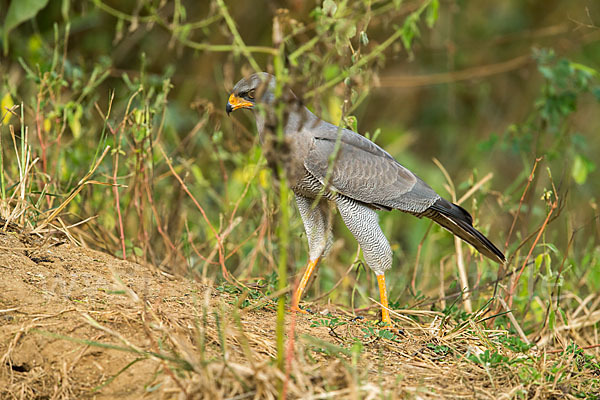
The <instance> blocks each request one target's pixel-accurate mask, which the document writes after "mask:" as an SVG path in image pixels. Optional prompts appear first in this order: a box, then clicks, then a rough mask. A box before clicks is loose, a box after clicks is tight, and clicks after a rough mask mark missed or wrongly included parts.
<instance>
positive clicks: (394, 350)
mask: <svg viewBox="0 0 600 400" xmlns="http://www.w3.org/2000/svg"><path fill="white" fill-rule="evenodd" d="M230 289H231V288H230ZM230 289H227V290H223V288H221V290H215V288H213V287H210V286H204V285H201V284H199V283H197V282H193V281H190V280H186V279H183V278H177V277H170V276H167V275H166V274H164V273H162V272H160V271H157V270H152V269H151V268H150V267H146V266H141V265H138V264H134V263H131V262H126V261H123V260H118V259H115V258H113V257H111V256H108V255H106V254H103V253H100V252H97V251H93V250H89V249H85V248H81V247H76V246H73V245H71V244H68V243H66V242H61V241H58V240H41V239H32V238H31V237H27V236H23V235H20V234H18V233H7V234H0V326H1V329H0V357H1V360H0V361H1V363H0V397H1V398H3V399H4V398H7V399H11V398H14V399H81V398H95V399H109V398H111V399H112V398H120V399H139V398H142V397H143V398H169V399H170V398H205V399H221V398H236V399H246V398H255V399H263V398H267V399H268V398H276V396H277V393H278V391H279V382H282V381H287V386H286V391H287V393H288V397H289V398H312V399H325V398H336V399H337V398H379V397H380V396H381V395H382V392H383V393H385V394H386V396H388V398H397V397H404V396H406V395H409V394H412V395H416V396H417V397H419V398H495V397H497V396H499V395H501V394H503V393H504V394H509V395H513V396H514V395H515V394H516V393H517V392H518V393H524V394H527V393H529V394H532V393H534V392H535V393H538V395H540V397H542V398H543V397H547V396H551V395H558V394H562V393H565V392H571V393H573V390H574V389H575V388H581V387H582V385H583V386H585V382H587V381H586V380H585V379H587V378H586V375H585V374H583V373H582V372H580V371H579V372H577V373H578V375H577V377H578V378H577V379H576V380H575V381H573V382H571V383H570V384H569V385H567V386H565V385H563V386H560V385H554V386H552V387H551V386H544V387H543V390H542V389H541V388H542V387H541V386H536V385H535V380H532V382H531V383H530V384H529V385H525V384H524V383H523V380H522V379H520V378H519V375H518V370H517V369H511V367H510V364H509V363H506V365H499V366H498V365H492V366H490V365H479V364H477V363H473V362H471V361H468V360H467V357H468V355H469V354H483V351H484V350H486V349H487V348H486V345H487V346H488V347H489V345H490V342H489V340H492V339H493V338H494V337H499V336H502V335H503V333H502V332H483V331H482V330H481V328H479V327H472V326H469V324H465V325H464V326H456V325H452V324H451V323H450V322H448V320H447V319H444V318H443V316H441V315H439V314H437V313H433V312H432V313H427V312H421V315H420V317H426V318H429V320H430V322H429V323H428V324H427V325H426V326H425V325H422V324H418V323H416V322H415V321H414V317H413V318H408V317H402V319H401V320H402V321H404V322H405V324H404V325H405V326H404V327H403V328H402V331H396V332H395V333H394V332H389V331H380V330H379V329H378V327H377V326H376V325H375V324H374V323H373V322H372V320H374V319H375V316H374V315H371V316H369V317H368V318H366V319H363V320H359V319H356V318H352V316H349V315H345V314H343V313H341V312H340V311H336V310H334V309H324V308H323V307H321V309H320V310H319V312H318V313H317V314H315V315H312V316H304V315H302V316H300V315H299V316H297V317H292V316H288V327H287V329H288V332H290V325H289V323H290V321H292V322H291V323H292V324H293V327H292V328H291V329H293V332H295V335H294V337H295V339H296V340H295V341H294V342H293V344H292V345H293V349H294V350H295V351H294V352H293V353H292V352H289V353H288V354H290V357H289V359H288V360H287V361H288V370H289V371H290V373H289V375H288V377H286V376H285V375H283V374H282V373H281V372H279V369H278V368H277V367H276V365H275V362H274V361H273V359H274V358H275V356H276V338H275V318H276V313H275V306H274V305H273V303H272V302H270V301H269V299H265V298H264V297H262V298H259V299H254V300H252V302H251V303H250V304H251V306H250V307H248V308H247V309H246V310H248V311H246V310H240V306H241V305H247V303H248V297H246V296H245V295H244V294H242V293H236V290H235V289H231V290H230ZM417 314H418V312H417ZM473 329H474V330H475V331H478V332H479V336H477V335H473V333H472V332H473ZM382 332H383V334H382ZM288 336H289V335H288ZM486 341H487V342H486ZM496 348H497V345H496ZM291 354H294V356H293V357H292V356H291ZM503 354H505V353H503ZM507 359H508V356H507ZM492 361H493V360H492ZM571 361H573V360H571ZM551 362H552V361H551V360H550V359H548V363H551ZM575 364H576V363H575V362H572V363H567V362H566V361H565V362H564V365H563V366H562V368H565V369H566V370H569V368H575V369H576V368H577V367H575V366H574V365H575Z"/></svg>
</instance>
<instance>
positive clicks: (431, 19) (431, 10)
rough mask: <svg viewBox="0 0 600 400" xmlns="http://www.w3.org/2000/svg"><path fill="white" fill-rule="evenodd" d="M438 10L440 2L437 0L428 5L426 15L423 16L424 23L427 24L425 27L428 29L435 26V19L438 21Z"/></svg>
mask: <svg viewBox="0 0 600 400" xmlns="http://www.w3.org/2000/svg"><path fill="white" fill-rule="evenodd" d="M439 8H440V1H439V0H433V1H432V2H431V3H430V4H429V7H427V14H426V15H425V22H426V23H427V26H428V27H429V28H430V29H431V28H433V25H434V24H435V21H437V19H438V15H439V14H438V11H439Z"/></svg>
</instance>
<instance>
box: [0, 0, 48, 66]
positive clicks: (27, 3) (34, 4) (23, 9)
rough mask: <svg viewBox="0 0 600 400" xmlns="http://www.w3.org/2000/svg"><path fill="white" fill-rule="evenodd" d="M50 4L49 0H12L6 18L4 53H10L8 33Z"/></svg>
mask: <svg viewBox="0 0 600 400" xmlns="http://www.w3.org/2000/svg"><path fill="white" fill-rule="evenodd" d="M47 4H48V0H19V1H11V2H10V5H9V6H8V11H7V13H6V18H5V19H4V32H3V42H4V55H6V54H7V53H8V34H9V32H10V31H12V30H13V29H14V28H16V27H17V26H19V25H20V24H21V23H23V22H25V21H27V20H28V19H31V18H33V17H35V16H36V15H37V13H38V12H39V11H40V10H41V9H42V8H44V7H46V5H47Z"/></svg>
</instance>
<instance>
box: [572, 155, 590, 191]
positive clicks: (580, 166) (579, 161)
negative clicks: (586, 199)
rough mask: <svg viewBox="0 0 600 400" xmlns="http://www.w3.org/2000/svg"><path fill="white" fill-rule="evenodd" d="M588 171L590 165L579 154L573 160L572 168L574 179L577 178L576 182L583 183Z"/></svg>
mask: <svg viewBox="0 0 600 400" xmlns="http://www.w3.org/2000/svg"><path fill="white" fill-rule="evenodd" d="M588 172H589V171H588V167H587V164H586V162H585V161H584V159H583V157H581V156H580V155H577V156H576V157H575V161H574V162H573V169H572V170H571V175H572V176H573V179H575V182H577V184H579V185H583V184H584V183H585V181H586V180H587V176H588Z"/></svg>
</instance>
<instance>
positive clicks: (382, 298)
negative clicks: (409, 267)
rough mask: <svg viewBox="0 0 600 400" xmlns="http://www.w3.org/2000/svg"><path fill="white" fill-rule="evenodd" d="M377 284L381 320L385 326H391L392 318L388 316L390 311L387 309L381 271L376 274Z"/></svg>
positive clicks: (383, 276)
mask: <svg viewBox="0 0 600 400" xmlns="http://www.w3.org/2000/svg"><path fill="white" fill-rule="evenodd" d="M377 285H378V286H379V302H380V303H381V306H382V307H381V321H382V322H383V323H384V324H385V325H386V326H392V320H391V318H390V312H389V310H388V308H389V304H388V298H387V290H386V288H385V275H384V274H383V273H382V274H380V275H377Z"/></svg>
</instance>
